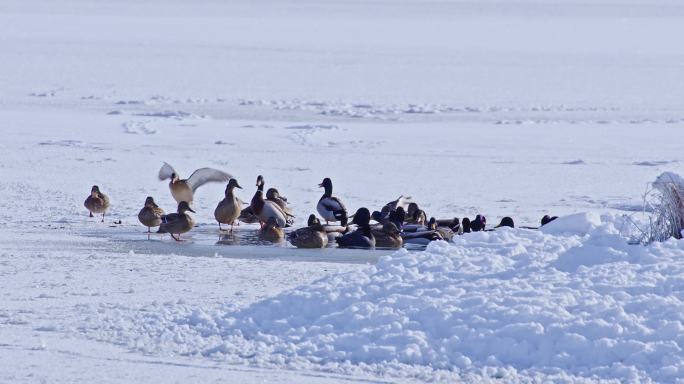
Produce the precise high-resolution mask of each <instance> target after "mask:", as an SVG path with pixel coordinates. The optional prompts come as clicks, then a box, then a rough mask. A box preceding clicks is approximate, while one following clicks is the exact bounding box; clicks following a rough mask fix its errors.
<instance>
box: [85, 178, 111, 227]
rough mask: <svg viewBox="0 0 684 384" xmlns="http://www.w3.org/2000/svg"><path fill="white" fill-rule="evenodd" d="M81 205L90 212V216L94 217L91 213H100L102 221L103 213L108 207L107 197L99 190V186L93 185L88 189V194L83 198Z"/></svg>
mask: <svg viewBox="0 0 684 384" xmlns="http://www.w3.org/2000/svg"><path fill="white" fill-rule="evenodd" d="M83 205H84V206H85V207H86V209H87V210H88V211H89V212H90V217H94V216H93V213H101V214H102V222H103V223H104V218H105V213H106V212H107V209H109V197H107V195H105V194H104V193H102V192H100V187H98V186H97V185H93V187H92V188H91V189H90V196H88V197H87V198H86V199H85V202H83Z"/></svg>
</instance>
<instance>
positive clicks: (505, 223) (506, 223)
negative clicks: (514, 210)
mask: <svg viewBox="0 0 684 384" xmlns="http://www.w3.org/2000/svg"><path fill="white" fill-rule="evenodd" d="M499 227H511V228H515V223H513V219H512V218H510V217H508V216H506V217H504V218H502V219H501V222H500V223H499V225H497V226H496V228H499Z"/></svg>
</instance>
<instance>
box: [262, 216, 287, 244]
mask: <svg viewBox="0 0 684 384" xmlns="http://www.w3.org/2000/svg"><path fill="white" fill-rule="evenodd" d="M259 237H260V238H261V239H262V240H266V241H270V242H271V243H279V242H280V241H281V240H283V238H284V237H285V232H284V231H283V228H282V227H281V226H280V225H279V224H278V220H277V219H276V218H275V217H273V216H271V217H269V218H268V220H267V221H266V224H265V225H264V226H263V227H262V228H261V229H260V230H259Z"/></svg>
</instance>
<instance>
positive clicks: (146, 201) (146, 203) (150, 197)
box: [145, 196, 157, 207]
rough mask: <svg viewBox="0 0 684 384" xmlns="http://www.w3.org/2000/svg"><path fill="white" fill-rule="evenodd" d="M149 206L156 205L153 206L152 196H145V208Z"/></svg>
mask: <svg viewBox="0 0 684 384" xmlns="http://www.w3.org/2000/svg"><path fill="white" fill-rule="evenodd" d="M150 205H157V204H155V202H154V198H152V196H147V198H146V199H145V206H146V207H147V206H150Z"/></svg>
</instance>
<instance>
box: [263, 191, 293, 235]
mask: <svg viewBox="0 0 684 384" xmlns="http://www.w3.org/2000/svg"><path fill="white" fill-rule="evenodd" d="M266 200H270V201H272V202H274V203H276V204H278V206H279V207H280V208H281V209H282V210H283V212H285V213H286V214H287V226H288V227H289V226H292V224H294V217H295V216H294V215H293V213H292V209H291V208H290V207H289V204H288V202H287V197H285V196H281V195H280V192H278V190H277V189H275V188H269V189H268V190H267V191H266Z"/></svg>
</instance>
